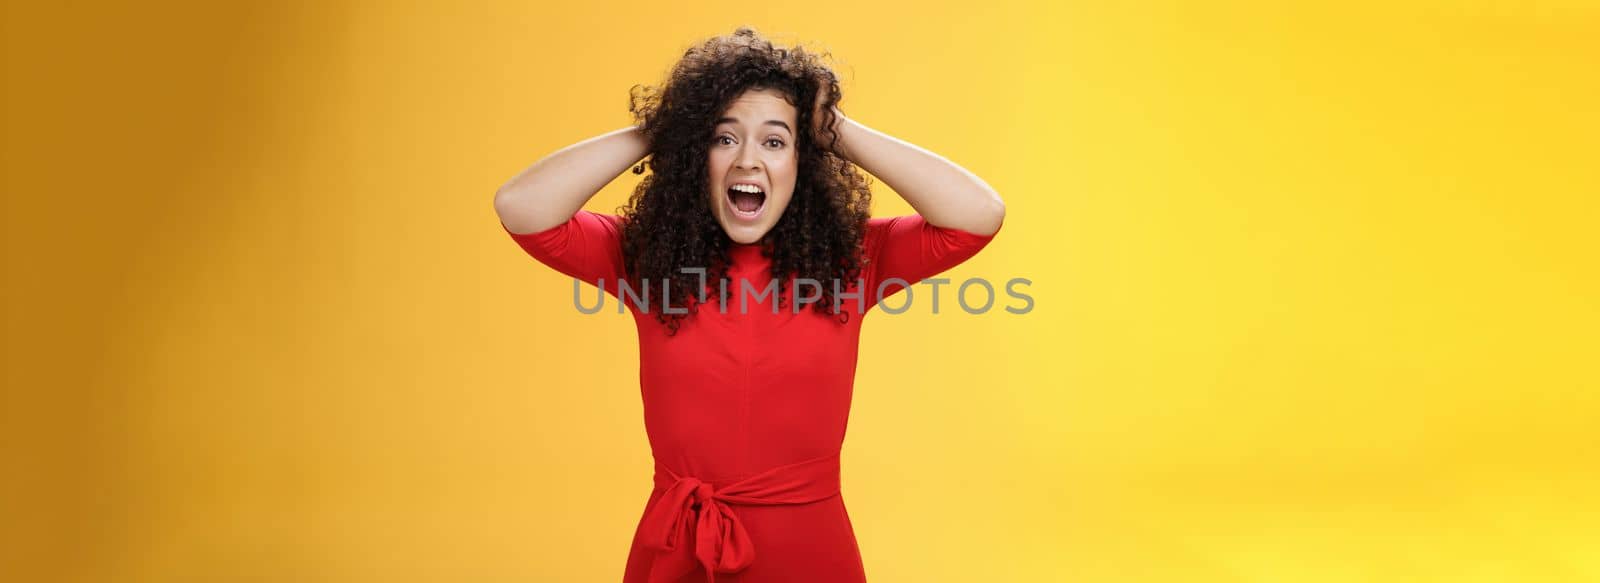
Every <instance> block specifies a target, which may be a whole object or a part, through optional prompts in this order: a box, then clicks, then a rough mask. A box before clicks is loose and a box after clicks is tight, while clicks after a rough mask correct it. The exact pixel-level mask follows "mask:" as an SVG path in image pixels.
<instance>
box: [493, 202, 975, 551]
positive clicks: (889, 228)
mask: <svg viewBox="0 0 1600 583" xmlns="http://www.w3.org/2000/svg"><path fill="white" fill-rule="evenodd" d="M622 220H623V219H621V218H619V217H617V216H614V215H606V214H599V213H592V212H589V211H579V212H578V213H577V214H576V215H575V216H574V217H573V218H572V219H571V220H568V221H567V222H566V223H564V224H561V225H558V226H556V227H552V228H550V229H547V230H545V231H540V232H537V233H529V234H522V235H519V234H516V233H511V231H510V230H509V229H506V232H507V233H508V234H510V235H511V237H512V238H513V239H514V240H516V242H517V244H518V245H520V246H521V247H522V248H523V249H524V250H525V251H527V252H528V254H529V255H532V256H533V257H534V258H535V259H538V260H539V261H540V262H542V263H544V264H545V265H548V266H550V267H551V268H554V269H556V270H557V271H560V272H561V273H564V274H567V275H569V276H572V277H576V278H578V279H580V280H582V281H585V282H588V283H590V284H594V285H599V284H602V283H603V284H604V285H603V288H604V289H605V291H606V293H607V294H610V295H611V296H612V298H615V297H616V296H617V290H618V288H617V281H619V279H620V278H621V277H622V276H623V261H622V247H621V233H622V231H621V227H622ZM501 227H502V228H504V224H502V225H501ZM993 237H994V236H993V235H988V236H982V235H975V234H972V233H968V232H965V231H961V230H957V229H949V228H943V227H938V226H934V225H932V224H929V223H927V222H926V221H924V220H923V219H922V217H920V216H918V215H906V216H899V217H892V218H875V219H871V220H869V221H868V230H867V234H866V235H865V237H864V238H863V241H862V253H863V259H865V261H864V262H863V265H862V269H861V277H862V278H863V280H864V282H865V284H866V285H865V287H864V288H858V287H855V286H847V285H846V284H845V283H844V282H841V287H842V288H844V289H845V290H846V291H850V290H852V289H854V290H855V291H862V290H865V292H866V293H864V294H863V299H862V300H861V301H860V302H859V303H858V302H857V300H856V299H855V298H853V297H849V296H846V297H844V298H843V299H842V301H843V302H844V303H843V307H844V310H843V311H847V312H849V316H848V319H847V320H846V321H845V322H843V323H841V322H840V321H839V318H838V317H837V316H827V315H823V314H818V313H817V312H816V311H814V310H812V309H810V308H809V307H807V308H804V309H802V310H801V312H800V313H798V314H796V313H794V311H793V309H792V305H786V306H784V307H782V308H780V309H778V310H777V313H776V314H774V313H773V303H774V300H775V297H776V296H775V295H765V296H763V295H762V292H763V291H764V288H765V286H766V285H767V284H768V283H769V282H770V281H771V276H770V275H769V271H768V270H769V269H770V267H771V261H770V259H767V258H765V257H763V256H762V254H761V249H760V247H758V246H756V245H737V244H735V245H734V246H733V249H732V252H731V255H732V265H731V266H730V267H729V269H728V277H729V279H730V280H731V284H730V285H729V286H728V292H727V296H726V297H727V298H728V300H729V301H728V304H727V310H726V313H722V311H721V309H720V306H719V304H718V303H717V300H716V295H715V294H717V293H718V292H717V290H716V288H717V287H718V286H717V283H716V282H714V281H713V282H710V286H711V287H712V290H713V291H712V296H711V298H710V302H711V303H707V304H702V305H700V306H698V309H697V310H696V312H695V313H693V314H691V315H689V316H688V317H687V318H684V319H683V320H682V322H681V326H680V328H679V329H678V331H677V334H676V335H673V336H668V335H667V334H666V331H665V329H664V327H663V326H662V325H661V324H660V323H659V322H658V321H657V320H656V312H655V311H656V310H659V309H660V302H659V299H658V300H657V302H656V303H655V304H654V305H652V306H651V307H650V310H651V311H650V312H649V313H642V312H641V311H640V309H639V308H638V306H637V305H635V304H634V303H632V302H631V301H630V302H628V307H629V309H630V312H631V313H632V314H633V316H634V323H635V324H636V326H637V329H638V334H639V387H640V393H641V395H642V397H643V399H644V421H645V432H646V434H647V435H648V436H649V439H650V449H651V452H652V454H653V455H654V458H655V461H656V467H655V476H654V484H655V488H654V489H653V490H652V491H651V492H650V496H649V498H648V499H647V500H646V502H645V510H644V514H643V516H642V517H641V519H640V523H639V527H638V529H637V530H636V531H635V533H634V537H633V544H632V548H631V549H630V550H629V553H628V560H627V566H626V568H625V570H624V573H623V576H622V580H623V582H624V583H668V582H670V583H698V582H701V581H720V582H723V583H733V582H742V583H773V582H779V581H796V582H802V581H803V582H807V583H814V582H819V581H825V582H829V583H846V582H852V581H865V580H866V576H865V573H864V571H863V567H862V562H861V553H860V550H859V549H858V547H857V546H856V539H855V534H854V532H853V531H852V529H851V525H850V518H849V516H848V514H847V513H846V512H845V505H844V499H843V497H842V496H841V495H840V493H839V452H840V447H841V446H842V445H843V442H844V435H845V424H846V421H847V419H848V417H849V413H850V395H851V389H852V384H853V382H854V380H855V368H856V349H857V341H858V339H859V336H860V332H861V320H862V317H863V316H865V314H866V312H868V311H870V310H871V309H872V307H873V304H874V300H875V299H876V297H877V294H876V292H875V290H877V289H878V288H879V284H880V283H883V282H885V281H887V280H889V279H891V278H899V279H900V280H903V281H905V282H909V283H910V284H913V285H914V284H915V283H916V282H918V281H919V280H921V279H923V278H925V277H931V276H933V275H936V274H938V273H940V272H943V271H945V270H946V269H949V268H950V267H953V266H955V265H957V264H959V263H961V262H962V261H965V260H966V259H967V258H968V257H971V256H973V255H974V254H976V253H977V252H978V251H979V250H980V249H982V248H983V247H984V246H985V245H987V244H988V242H989V241H990V240H991V239H993ZM742 279H743V280H748V281H749V282H750V283H749V289H745V286H744V285H742V284H741V283H740V282H741V280H742ZM657 283H659V282H657ZM822 283H823V285H830V286H831V285H832V283H831V282H822ZM785 285H786V286H787V285H788V284H787V283H785ZM902 287H903V286H902V285H901V284H900V283H898V282H890V283H889V284H888V285H887V287H886V288H885V293H884V295H885V296H887V295H888V294H891V293H893V292H894V291H895V290H898V289H901V288H902ZM946 289H950V288H946ZM926 290H927V288H926V287H922V288H918V289H915V290H913V296H914V298H915V297H916V296H918V295H921V296H922V297H926V296H925V294H926ZM800 291H801V292H802V294H809V292H808V291H807V289H806V288H805V287H801V289H800ZM612 298H607V301H608V302H609V301H611V299H612ZM741 301H744V302H747V303H746V304H745V305H746V307H747V309H746V311H745V313H744V314H741V313H740V304H741ZM916 301H917V302H918V303H915V304H912V305H911V309H915V310H926V309H930V308H928V307H923V306H931V304H928V303H926V302H928V301H929V300H926V299H921V300H916ZM904 302H905V298H904V297H903V296H901V297H895V298H893V299H892V300H890V301H888V302H886V304H885V305H886V306H888V307H889V308H890V309H894V310H899V309H901V307H902V305H904ZM585 303H586V304H588V303H592V302H590V301H588V300H585ZM608 309H609V308H608ZM708 571H709V572H708ZM712 575H714V577H713V576H712Z"/></svg>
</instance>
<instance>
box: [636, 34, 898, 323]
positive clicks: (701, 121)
mask: <svg viewBox="0 0 1600 583" xmlns="http://www.w3.org/2000/svg"><path fill="white" fill-rule="evenodd" d="M826 57H828V54H827V53H815V52H807V51H806V50H805V49H804V48H801V47H788V48H785V47H781V46H774V45H773V44H772V42H771V41H769V40H767V39H766V38H764V37H762V35H761V34H760V33H757V32H756V31H755V30H753V29H751V28H748V27H741V28H739V29H737V30H735V31H734V32H733V34H731V35H725V36H718V37H713V38H711V39H708V40H706V41H705V42H703V43H702V44H700V45H698V46H694V47H692V48H690V49H689V50H688V51H687V52H685V53H684V55H683V58H682V59H680V60H679V61H678V63H677V64H676V65H675V66H673V68H672V70H671V72H670V73H669V74H668V75H667V78H666V79H665V81H664V82H663V83H662V84H661V85H660V86H644V85H636V86H634V87H633V89H632V90H631V91H630V92H629V96H630V100H629V108H628V109H629V111H630V112H632V113H633V116H634V118H635V120H636V121H637V123H638V126H639V128H640V131H641V133H642V134H643V135H644V136H645V138H646V139H647V140H648V142H649V149H648V154H647V155H646V159H645V161H643V162H641V163H640V164H639V165H637V166H635V167H634V168H633V172H634V173H635V174H643V173H644V172H645V170H646V169H647V168H648V169H649V171H650V175H649V176H646V177H645V178H644V179H643V180H642V181H641V182H640V183H639V185H638V187H637V188H636V189H635V190H634V192H633V196H632V197H630V198H629V199H628V204H627V205H626V206H623V207H621V208H619V209H618V212H619V213H620V214H621V215H622V216H623V217H625V218H626V219H627V221H626V224H625V226H624V227H623V232H622V255H623V261H624V266H625V269H626V271H627V273H628V278H629V279H630V280H631V283H632V285H633V286H634V289H640V288H642V287H644V284H643V282H647V281H648V282H654V283H655V284H656V285H653V286H650V287H652V288H655V289H651V290H649V291H650V292H651V293H657V292H661V291H666V292H667V293H668V298H669V299H670V300H671V303H670V305H671V306H673V307H674V308H684V307H687V308H689V310H688V311H689V312H690V313H693V312H694V311H695V308H696V307H697V305H696V304H695V303H694V302H691V301H690V300H691V296H695V297H705V296H703V295H702V294H704V293H707V292H709V295H710V296H711V297H713V298H714V297H716V295H717V294H718V291H717V290H720V289H737V288H735V287H734V285H733V284H729V287H728V288H723V287H720V286H719V284H718V282H719V281H720V282H726V281H727V280H728V277H727V268H728V265H729V263H730V261H731V260H730V256H729V249H730V245H731V243H732V240H731V239H730V238H729V237H728V236H727V234H726V233H725V232H723V230H722V227H721V225H720V224H719V223H718V222H717V220H716V217H715V216H713V214H712V212H711V209H710V208H709V205H708V203H707V200H706V197H707V196H708V195H709V193H708V190H709V188H710V186H709V185H708V183H707V182H708V177H707V162H706V159H707V152H708V148H709V147H710V145H711V141H712V135H713V130H714V129H715V125H716V124H715V120H716V119H717V118H718V116H719V114H721V112H722V111H724V110H725V109H726V108H727V107H728V105H729V104H730V103H732V101H733V100H734V99H736V98H738V97H739V96H740V95H742V94H743V93H744V92H745V91H748V90H752V89H771V90H776V91H778V92H779V93H782V94H783V95H784V98H785V100H786V101H788V102H789V103H790V104H791V105H794V106H795V109H796V110H797V114H798V119H797V123H798V125H799V128H797V129H798V130H799V132H798V136H797V137H798V139H797V140H796V142H797V144H796V146H797V148H798V152H797V153H798V155H799V166H798V176H797V177H796V180H795V190H794V197H793V199H791V200H790V202H789V205H788V207H787V208H785V209H784V212H783V215H782V216H781V217H780V218H779V219H778V222H777V224H776V225H774V226H773V227H772V230H771V231H769V232H768V233H767V234H766V235H765V236H764V237H762V239H761V241H760V242H759V244H760V245H762V253H763V255H765V256H767V257H770V258H771V259H772V270H771V275H772V277H773V278H774V279H776V280H777V281H779V282H787V281H789V278H790V277H794V278H796V279H800V278H809V279H812V280H815V281H817V282H822V288H823V290H822V298H821V299H820V300H817V301H815V302H813V305H812V307H813V308H814V309H816V310H818V311H819V312H826V313H831V314H834V315H835V316H836V317H837V318H838V319H839V320H840V321H841V322H843V321H847V320H848V316H849V315H848V313H841V312H838V311H836V310H834V304H835V301H834V290H833V285H832V283H831V282H832V281H834V280H837V281H839V282H840V286H841V287H843V288H845V289H848V285H849V284H850V283H851V282H855V281H856V279H857V278H858V277H859V276H860V269H861V253H860V250H861V240H862V237H863V234H864V233H865V232H866V224H867V218H868V216H870V206H871V199H872V195H871V191H870V190H869V189H868V182H867V178H866V176H864V175H863V174H862V173H861V172H860V171H858V170H857V169H856V167H855V166H854V165H853V164H851V163H850V162H849V161H847V160H845V159H844V158H842V157H840V156H839V155H838V154H836V153H835V151H834V145H836V144H837V143H838V139H839V136H838V133H837V132H836V131H835V130H833V129H832V128H833V127H834V122H835V118H836V116H835V115H834V113H833V106H834V105H836V104H837V103H838V102H839V101H840V99H841V93H840V91H839V81H838V77H837V76H835V75H834V74H833V70H832V69H831V68H830V67H828V66H827V65H826V64H824V62H823V61H824V59H825V58H826ZM819 93H822V94H824V96H823V103H822V104H821V107H820V108H819V110H820V111H821V115H823V116H825V117H824V119H823V120H821V121H822V124H821V125H822V127H823V128H827V129H825V130H824V131H825V133H826V134H827V135H826V136H817V135H814V133H815V132H814V130H813V128H814V127H816V126H815V125H814V124H813V121H812V117H813V116H814V115H815V114H816V112H815V111H813V109H812V104H814V103H815V102H816V100H817V98H818V94H819ZM823 138H825V139H823ZM695 267H700V268H704V269H705V270H706V274H705V280H704V281H705V282H706V284H707V288H706V289H699V285H700V282H701V279H700V275H699V274H697V273H684V272H682V271H680V268H695ZM663 280H665V281H668V282H670V284H669V285H668V286H667V288H668V289H666V290H662V289H661V286H660V283H661V282H662V281H663ZM778 288H779V296H778V300H777V301H778V302H779V305H787V302H788V301H789V300H790V299H792V298H789V297H788V295H789V292H790V291H791V290H790V289H788V288H790V286H789V285H787V284H785V285H779V286H778ZM841 291H842V290H841ZM644 305H645V306H651V307H652V308H655V307H659V306H662V303H661V302H660V301H659V299H657V300H656V301H651V299H650V297H649V295H648V294H646V298H645V299H644ZM655 312H656V318H657V320H659V321H660V322H661V323H662V324H664V325H666V327H667V331H668V333H669V334H671V333H675V332H676V331H677V329H678V325H679V324H680V320H681V319H682V318H684V317H685V316H686V315H687V314H682V313H679V314H669V313H667V310H665V309H655Z"/></svg>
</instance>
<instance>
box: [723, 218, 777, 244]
mask: <svg viewBox="0 0 1600 583" xmlns="http://www.w3.org/2000/svg"><path fill="white" fill-rule="evenodd" d="M769 230H772V227H771V226H770V225H737V224H735V225H730V224H727V223H726V222H724V223H723V224H722V232H724V233H727V234H728V238H729V239H733V242H734V243H738V244H740V245H750V244H753V243H755V242H757V241H760V240H761V237H763V236H765V235H766V234H767V231H769Z"/></svg>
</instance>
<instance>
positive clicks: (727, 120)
mask: <svg viewBox="0 0 1600 583" xmlns="http://www.w3.org/2000/svg"><path fill="white" fill-rule="evenodd" d="M725 123H732V124H736V123H739V120H736V119H733V118H731V117H724V118H722V119H719V120H717V123H716V125H722V124H725ZM761 125H766V126H778V127H781V128H783V129H785V130H788V131H789V133H791V134H792V133H794V130H793V129H790V128H789V124H786V123H783V122H782V121H780V120H776V119H769V120H767V121H764V122H761Z"/></svg>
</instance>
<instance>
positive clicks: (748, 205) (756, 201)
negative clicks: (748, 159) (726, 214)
mask: <svg viewBox="0 0 1600 583" xmlns="http://www.w3.org/2000/svg"><path fill="white" fill-rule="evenodd" d="M766 206H767V193H766V192H763V191H762V190H761V188H760V187H758V186H755V185H753V184H735V185H733V186H730V187H728V208H729V209H731V210H732V211H733V214H735V215H737V216H739V217H740V218H745V219H753V218H755V217H758V216H761V209H763V208H765V207H766Z"/></svg>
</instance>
